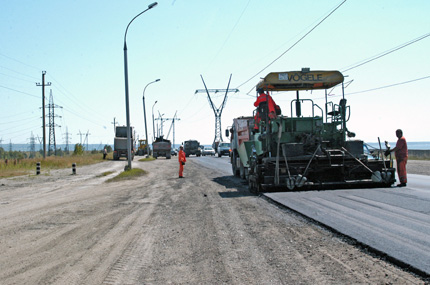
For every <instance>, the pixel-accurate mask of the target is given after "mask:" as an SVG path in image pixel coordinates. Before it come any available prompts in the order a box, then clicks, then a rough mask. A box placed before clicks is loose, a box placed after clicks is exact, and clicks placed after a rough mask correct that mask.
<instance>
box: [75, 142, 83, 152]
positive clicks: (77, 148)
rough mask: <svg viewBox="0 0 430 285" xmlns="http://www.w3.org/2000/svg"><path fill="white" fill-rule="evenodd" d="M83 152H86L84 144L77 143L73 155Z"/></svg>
mask: <svg viewBox="0 0 430 285" xmlns="http://www.w3.org/2000/svg"><path fill="white" fill-rule="evenodd" d="M83 154H84V147H83V145H82V144H80V143H77V144H75V149H74V150H73V155H83Z"/></svg>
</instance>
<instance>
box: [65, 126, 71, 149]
mask: <svg viewBox="0 0 430 285" xmlns="http://www.w3.org/2000/svg"><path fill="white" fill-rule="evenodd" d="M65 135H66V148H65V149H64V152H65V153H66V154H69V152H70V151H69V143H70V139H71V137H70V135H71V133H69V129H68V127H66V133H65Z"/></svg>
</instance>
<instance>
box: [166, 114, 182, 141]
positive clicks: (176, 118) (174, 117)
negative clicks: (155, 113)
mask: <svg viewBox="0 0 430 285" xmlns="http://www.w3.org/2000/svg"><path fill="white" fill-rule="evenodd" d="M177 112H178V111H176V112H175V115H174V116H173V118H166V119H165V120H166V121H167V120H172V124H171V125H170V129H169V132H168V133H167V137H166V139H169V135H170V130H171V129H172V127H173V148H174V147H175V121H178V120H180V119H179V118H178V117H177V116H176V113H177Z"/></svg>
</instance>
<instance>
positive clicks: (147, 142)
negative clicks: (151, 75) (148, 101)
mask: <svg viewBox="0 0 430 285" xmlns="http://www.w3.org/2000/svg"><path fill="white" fill-rule="evenodd" d="M158 81H160V79H156V80H154V81H152V82H149V83H148V84H146V86H145V88H144V89H143V97H142V100H143V116H144V117H145V137H146V157H147V158H148V157H149V141H148V128H147V127H146V108H145V90H146V87H148V85H149V84H152V83H155V82H158Z"/></svg>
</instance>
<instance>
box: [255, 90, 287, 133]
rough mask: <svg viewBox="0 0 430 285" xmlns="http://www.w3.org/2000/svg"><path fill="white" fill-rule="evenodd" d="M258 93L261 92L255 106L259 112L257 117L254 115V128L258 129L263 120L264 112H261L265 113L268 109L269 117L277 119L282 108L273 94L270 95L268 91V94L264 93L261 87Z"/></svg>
mask: <svg viewBox="0 0 430 285" xmlns="http://www.w3.org/2000/svg"><path fill="white" fill-rule="evenodd" d="M258 93H259V95H258V98H257V100H256V101H255V102H254V106H255V107H257V108H258V109H257V113H256V114H255V117H254V122H255V124H254V129H258V124H259V123H260V121H261V115H262V114H260V112H263V113H264V112H266V110H267V111H268V117H269V119H275V118H276V116H277V115H280V114H281V108H280V107H279V106H278V105H276V103H275V101H274V100H273V98H272V96H270V95H269V94H268V93H267V94H266V93H264V90H263V89H259V90H258ZM266 105H267V107H266ZM266 108H267V109H266Z"/></svg>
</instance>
